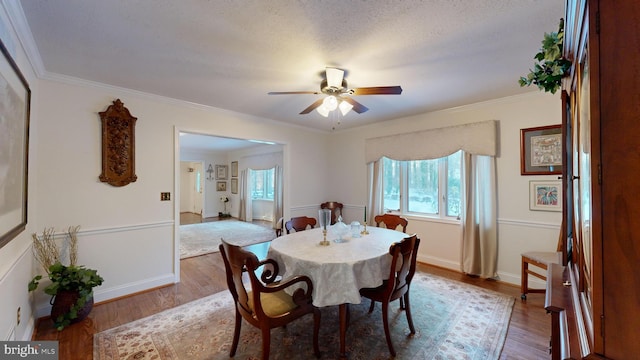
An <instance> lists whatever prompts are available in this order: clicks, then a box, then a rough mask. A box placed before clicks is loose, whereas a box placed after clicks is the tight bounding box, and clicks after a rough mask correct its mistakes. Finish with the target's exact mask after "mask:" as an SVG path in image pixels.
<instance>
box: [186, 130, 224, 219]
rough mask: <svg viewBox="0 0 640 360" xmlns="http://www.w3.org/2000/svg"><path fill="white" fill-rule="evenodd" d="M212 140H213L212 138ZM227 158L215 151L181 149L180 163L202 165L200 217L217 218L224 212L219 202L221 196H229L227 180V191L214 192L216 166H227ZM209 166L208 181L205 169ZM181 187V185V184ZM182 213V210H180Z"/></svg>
mask: <svg viewBox="0 0 640 360" xmlns="http://www.w3.org/2000/svg"><path fill="white" fill-rule="evenodd" d="M212 139H214V138H212ZM227 158H228V156H227V154H226V153H221V152H215V151H202V150H197V149H181V151H180V160H181V161H198V162H202V163H203V167H204V168H203V174H204V176H203V178H202V179H203V180H202V183H203V187H204V203H203V210H202V216H203V217H213V216H218V213H219V212H221V211H223V210H224V205H223V204H222V203H221V202H220V197H221V196H230V195H231V188H230V187H229V180H227V191H225V192H221V191H217V190H216V179H215V177H216V173H215V168H216V165H224V164H228V165H230V164H229V161H228V159H227ZM209 165H211V166H212V167H213V169H214V171H213V173H212V177H213V179H211V180H209V179H207V177H208V176H209V174H208V173H207V168H208V167H209ZM181 185H182V184H181ZM181 211H182V210H181Z"/></svg>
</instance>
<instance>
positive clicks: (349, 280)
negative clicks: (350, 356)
mask: <svg viewBox="0 0 640 360" xmlns="http://www.w3.org/2000/svg"><path fill="white" fill-rule="evenodd" d="M366 230H367V232H368V234H362V235H360V234H358V235H357V236H353V235H346V236H342V237H340V236H338V234H337V232H335V231H332V229H331V227H329V229H328V230H327V240H328V241H329V245H321V243H320V242H321V241H322V240H323V231H322V229H321V228H313V229H309V230H305V231H300V232H295V233H291V234H287V235H284V236H280V237H277V238H275V239H274V240H272V241H271V245H270V246H269V250H268V253H267V257H268V258H271V259H273V260H275V261H276V262H277V263H278V266H279V268H280V273H281V274H282V277H283V280H286V279H287V278H290V277H293V276H297V275H306V276H308V277H309V278H311V281H312V282H313V292H312V297H313V305H315V306H317V307H325V306H336V305H337V306H338V307H339V308H338V313H339V319H340V358H341V359H346V358H347V353H346V344H345V342H346V332H347V312H348V304H360V303H361V302H362V297H361V296H360V289H362V288H374V287H378V286H380V285H382V282H383V280H385V279H387V278H388V277H389V267H390V266H391V255H390V254H389V247H390V246H391V244H393V243H395V242H399V241H400V240H402V239H403V238H405V237H407V236H408V235H407V234H405V233H403V232H400V231H396V230H390V229H385V228H379V227H367V228H366ZM356 234H357V232H356ZM293 290H294V289H292V290H291V291H293Z"/></svg>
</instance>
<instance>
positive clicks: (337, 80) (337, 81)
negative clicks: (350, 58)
mask: <svg viewBox="0 0 640 360" xmlns="http://www.w3.org/2000/svg"><path fill="white" fill-rule="evenodd" d="M326 74H327V85H329V87H332V88H335V89H340V88H341V87H342V79H344V70H341V69H336V68H327V69H326Z"/></svg>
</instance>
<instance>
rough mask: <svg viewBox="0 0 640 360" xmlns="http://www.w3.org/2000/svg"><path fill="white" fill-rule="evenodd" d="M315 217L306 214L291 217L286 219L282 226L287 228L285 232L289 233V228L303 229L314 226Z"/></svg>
mask: <svg viewBox="0 0 640 360" xmlns="http://www.w3.org/2000/svg"><path fill="white" fill-rule="evenodd" d="M316 223H317V221H316V219H315V218H312V217H307V216H298V217H292V218H291V220H289V221H287V222H286V223H285V224H284V227H285V228H286V229H287V234H289V233H291V230H295V231H296V232H298V231H304V230H307V227H310V228H312V229H313V228H314V227H315V226H316Z"/></svg>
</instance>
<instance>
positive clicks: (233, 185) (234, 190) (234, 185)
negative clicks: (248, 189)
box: [231, 178, 238, 194]
mask: <svg viewBox="0 0 640 360" xmlns="http://www.w3.org/2000/svg"><path fill="white" fill-rule="evenodd" d="M231 193H232V194H237V193H238V178H233V179H231Z"/></svg>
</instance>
